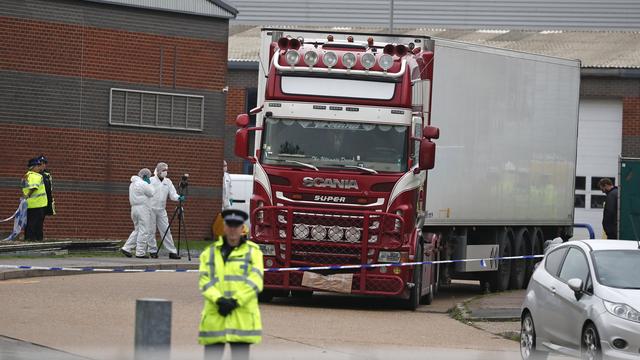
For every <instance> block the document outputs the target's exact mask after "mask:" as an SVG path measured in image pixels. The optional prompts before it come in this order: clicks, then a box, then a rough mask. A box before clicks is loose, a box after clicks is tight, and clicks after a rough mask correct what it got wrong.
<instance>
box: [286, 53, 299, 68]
mask: <svg viewBox="0 0 640 360" xmlns="http://www.w3.org/2000/svg"><path fill="white" fill-rule="evenodd" d="M284 57H285V59H286V60H287V64H289V65H291V66H294V65H295V64H297V63H298V60H300V54H299V53H298V52H297V51H295V50H289V51H287V53H286V54H284Z"/></svg>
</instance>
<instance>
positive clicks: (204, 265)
mask: <svg viewBox="0 0 640 360" xmlns="http://www.w3.org/2000/svg"><path fill="white" fill-rule="evenodd" d="M223 241H224V240H223V238H222V237H218V240H217V241H216V242H215V243H214V244H213V245H211V246H210V247H208V248H207V249H205V250H204V251H203V252H202V254H201V255H200V282H199V285H200V291H201V292H202V296H203V297H204V309H203V310H202V319H201V321H200V333H199V337H198V341H199V343H200V344H202V345H209V344H216V343H227V342H244V343H250V344H255V343H259V342H260V341H261V340H262V320H261V319H260V310H259V309H258V294H259V293H260V292H261V291H262V286H263V277H264V274H263V273H264V265H263V263H262V261H263V260H262V252H261V251H260V247H258V245H256V244H255V243H253V242H251V241H248V240H247V241H245V242H244V243H242V244H241V245H239V246H238V247H236V248H235V249H233V250H232V251H231V253H230V254H229V257H228V258H227V261H226V262H224V260H223V258H222V253H221V248H222V244H223ZM220 297H229V298H234V299H236V301H237V302H238V307H237V308H236V309H235V310H233V311H232V312H231V313H230V314H229V315H228V316H226V317H223V316H222V315H220V314H219V313H218V306H217V305H216V301H217V300H218V299H219V298H220Z"/></svg>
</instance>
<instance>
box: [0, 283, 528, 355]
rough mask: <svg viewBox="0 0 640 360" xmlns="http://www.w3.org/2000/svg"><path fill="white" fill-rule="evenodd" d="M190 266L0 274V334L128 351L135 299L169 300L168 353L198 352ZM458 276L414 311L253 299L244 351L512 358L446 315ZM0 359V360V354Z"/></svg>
mask: <svg viewBox="0 0 640 360" xmlns="http://www.w3.org/2000/svg"><path fill="white" fill-rule="evenodd" d="M196 282H197V274H186V273H176V274H151V273H147V274H145V273H140V274H92V275H82V276H64V277H45V278H31V279H20V280H8V281H1V282H0V335H4V336H7V337H10V338H15V339H21V340H25V341H28V342H32V343H36V344H40V345H44V346H48V347H52V348H55V349H60V350H62V351H66V352H69V353H73V354H78V355H81V356H86V357H90V358H95V359H131V358H132V356H133V335H134V334H133V328H134V309H135V300H136V299H139V298H162V299H168V300H171V301H172V302H173V326H172V332H173V334H172V359H194V358H195V359H199V358H201V357H202V348H201V347H200V346H199V345H198V344H197V339H196V336H197V327H198V323H199V317H200V310H201V308H202V299H201V296H200V294H199V292H198V289H197V285H196ZM477 294H479V289H478V287H477V286H475V285H467V284H459V285H456V286H454V287H453V288H451V289H449V290H446V291H445V292H443V293H441V294H440V295H439V297H437V299H436V301H434V304H432V305H430V306H423V307H421V308H420V309H418V311H416V312H410V311H406V310H401V309H400V308H399V306H400V304H399V302H397V301H393V300H390V299H374V298H362V297H350V296H333V295H327V294H319V295H317V296H316V295H314V297H313V298H310V299H292V298H289V299H276V300H275V301H274V302H273V303H271V304H265V305H263V306H262V307H261V311H262V317H263V326H264V336H263V343H262V344H260V345H257V346H254V347H253V348H252V353H253V356H252V358H253V359H271V358H273V359H276V358H277V359H297V358H305V359H316V358H317V359H363V360H364V359H388V358H390V357H394V358H397V359H405V358H415V359H445V358H446V359H491V360H496V359H516V358H518V357H519V354H518V344H517V343H516V342H513V341H509V340H505V339H502V338H499V337H497V336H494V335H491V334H489V333H486V332H483V331H481V330H477V329H475V328H473V327H470V326H467V325H464V324H461V323H459V322H458V321H455V320H453V319H451V318H450V317H449V316H448V315H447V314H446V310H447V309H448V308H450V307H451V306H452V305H453V304H455V303H456V302H458V301H460V300H462V299H466V298H469V297H471V296H474V295H477ZM0 358H2V356H1V354H0Z"/></svg>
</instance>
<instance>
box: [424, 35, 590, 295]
mask: <svg viewBox="0 0 640 360" xmlns="http://www.w3.org/2000/svg"><path fill="white" fill-rule="evenodd" d="M434 40H435V41H434V44H435V45H434V54H435V56H434V59H435V63H434V75H433V90H432V106H431V111H432V114H431V124H432V125H433V126H436V127H439V128H440V133H441V137H440V139H439V140H438V141H437V146H438V151H437V155H436V168H435V169H434V170H433V171H431V172H430V173H429V178H428V181H427V184H428V185H427V201H426V211H425V219H424V221H425V227H426V228H428V229H429V231H437V232H441V233H442V234H443V242H442V243H443V250H444V251H445V252H446V253H447V255H446V257H448V258H471V257H489V256H495V255H496V254H501V255H517V254H520V253H521V252H522V249H521V248H520V247H521V246H524V247H525V248H526V249H525V251H526V253H540V249H541V248H540V247H541V242H542V241H543V240H544V239H549V238H553V237H555V236H569V235H570V233H571V231H572V226H573V211H574V207H573V198H574V179H575V169H576V151H577V139H578V101H579V85H580V63H579V61H573V60H566V59H559V58H553V57H548V56H540V55H533V54H527V53H521V52H516V51H509V50H502V49H496V48H490V47H486V46H479V45H472V44H466V43H461V42H455V41H448V40H440V39H434ZM434 228H436V230H434ZM562 228H564V229H565V230H564V232H563V233H559V231H558V229H562ZM504 238H506V239H508V241H505V240H504ZM521 243H523V244H524V245H521ZM501 247H502V248H501ZM505 247H507V248H506V249H505ZM523 263H524V262H520V263H518V262H515V263H512V269H511V270H512V271H510V275H509V276H508V277H510V278H511V287H517V286H519V283H522V280H521V278H522V274H521V273H522V271H523V270H522V268H523V267H524V268H525V270H524V272H525V275H524V278H525V279H526V278H528V277H527V275H528V274H526V273H527V272H530V271H531V270H532V267H533V262H531V261H530V262H529V264H523ZM497 265H498V264H497V263H493V264H489V266H486V267H482V266H480V264H479V263H467V264H459V265H457V266H456V267H455V269H449V271H445V274H444V275H445V281H447V279H448V278H449V277H451V276H453V277H472V278H480V279H486V280H488V281H489V280H491V279H488V278H487V276H482V275H481V274H478V273H477V272H484V271H490V270H495V269H496V268H497ZM504 265H505V266H503V267H504V268H506V267H508V264H504ZM527 265H528V266H527ZM505 270H506V269H505ZM473 272H476V274H473V275H471V274H467V275H464V273H473ZM505 275H506V274H503V278H502V281H501V284H498V283H496V281H498V280H499V279H497V278H494V279H492V280H494V284H492V285H493V286H494V287H497V288H498V289H504V288H506V286H508V283H509V281H508V279H505ZM518 277H520V279H518Z"/></svg>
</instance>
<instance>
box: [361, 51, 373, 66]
mask: <svg viewBox="0 0 640 360" xmlns="http://www.w3.org/2000/svg"><path fill="white" fill-rule="evenodd" d="M360 63H362V66H363V67H364V68H365V69H367V70H369V69H371V68H372V67H373V65H375V64H376V56H375V55H373V54H372V53H365V54H364V55H362V57H361V58H360Z"/></svg>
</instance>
